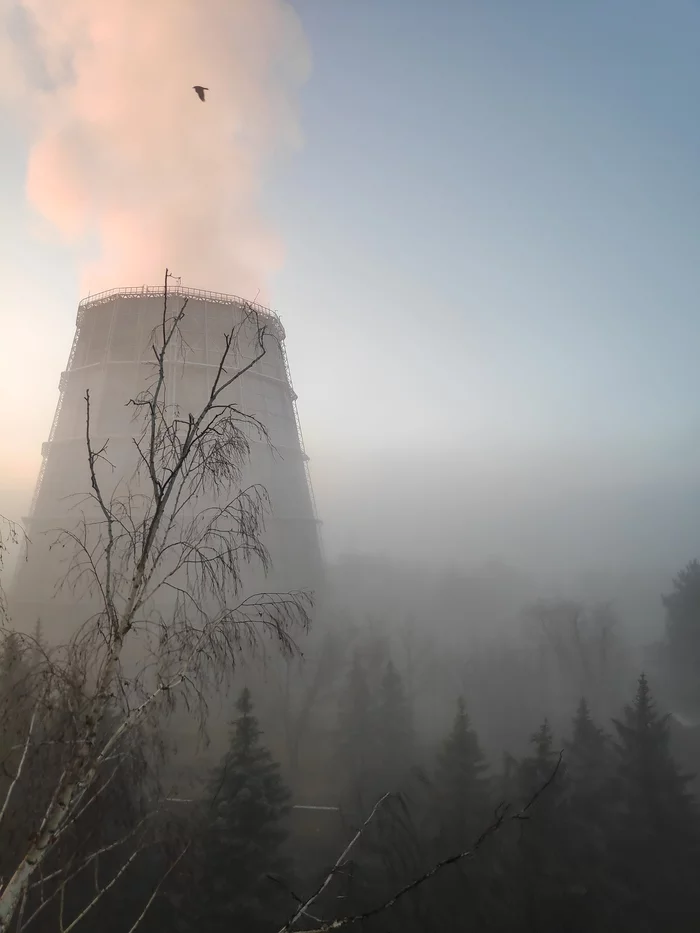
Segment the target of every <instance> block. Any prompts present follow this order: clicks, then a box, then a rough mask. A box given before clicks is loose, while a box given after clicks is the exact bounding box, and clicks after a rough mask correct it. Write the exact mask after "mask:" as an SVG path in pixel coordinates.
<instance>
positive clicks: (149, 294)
mask: <svg viewBox="0 0 700 933" xmlns="http://www.w3.org/2000/svg"><path fill="white" fill-rule="evenodd" d="M168 295H169V296H170V295H172V296H174V297H177V298H193V299H194V300H195V301H210V302H212V303H213V304H221V305H242V306H243V307H244V308H251V309H252V310H253V311H255V312H256V313H257V314H259V315H260V316H261V317H266V318H269V319H270V320H272V321H274V323H275V324H276V325H277V326H278V327H279V328H281V331H282V333H281V338H282V340H284V337H285V334H284V328H283V327H282V322H281V321H280V319H279V315H278V314H277V312H275V311H271V310H270V308H266V307H265V306H264V305H261V304H258V303H257V301H248V299H247V298H241V297H240V296H238V295H226V294H224V293H223V292H210V291H207V290H206V289H201V288H187V287H185V286H184V285H172V286H170V285H169V286H168ZM164 296H165V289H164V287H163V286H162V285H131V286H126V287H124V288H110V289H108V290H107V291H105V292H98V293H97V294H96V295H88V297H87V298H83V300H82V301H81V302H80V304H79V305H78V316H77V319H76V327H80V325H81V323H82V319H83V315H84V314H85V312H86V311H87V309H88V308H93V307H95V306H96V305H103V304H106V303H107V302H109V301H112V300H113V299H115V298H163V297H164Z"/></svg>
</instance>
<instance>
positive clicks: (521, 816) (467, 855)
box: [279, 752, 563, 933]
mask: <svg viewBox="0 0 700 933" xmlns="http://www.w3.org/2000/svg"><path fill="white" fill-rule="evenodd" d="M562 754H563V753H562V752H559V757H558V759H557V763H556V765H555V766H554V769H553V771H552V773H551V774H550V776H549V777H548V778H547V780H546V781H545V782H544V784H542V785H541V786H540V787H539V788H538V789H537V790H536V791H535V792H534V794H533V795H532V797H530V799H529V800H528V801H527V803H526V804H525V806H524V807H521V809H520V810H518V811H517V813H511V812H510V805H509V804H501V805H499V806H498V807H497V808H496V813H495V816H494V819H493V821H492V822H491V823H489V825H488V826H487V827H486V829H484V830H483V832H482V833H481V834H480V835H479V836H478V838H477V839H476V840H475V841H474V843H473V844H472V845H471V847H470V848H469V849H465V850H464V851H462V852H457V853H456V854H455V855H451V856H449V857H448V858H445V859H442V860H441V861H439V862H436V863H435V865H433V867H432V868H431V869H429V870H428V871H427V872H425V874H423V875H421V876H420V877H419V878H416V879H415V880H414V881H411V882H409V883H408V884H407V885H405V886H404V887H403V888H401V889H400V890H399V891H397V892H396V893H395V894H393V895H392V896H391V897H390V898H389V899H388V900H386V901H384V903H383V904H380V905H379V906H377V907H373V908H371V909H370V910H367V911H365V912H364V913H361V914H355V915H354V916H350V917H339V918H338V919H336V920H330V921H328V923H322V924H321V926H319V927H315V928H314V929H309V930H302V931H300V933H328V931H329V930H340V929H342V928H343V927H346V926H350V925H351V924H353V923H359V922H361V921H363V920H369V919H370V918H372V917H376V916H378V915H379V914H382V913H384V911H385V910H389V909H390V908H391V907H393V906H394V904H396V903H397V901H399V900H401V898H403V897H405V896H406V895H407V894H410V893H411V892H412V891H415V890H416V889H417V888H419V887H421V885H423V884H425V882H426V881H428V880H429V879H430V878H434V877H435V875H437V874H439V872H441V871H442V870H443V869H444V868H447V867H448V866H449V865H454V864H455V863H457V862H462V861H466V860H468V859H473V858H474V857H475V856H476V854H477V852H478V851H479V849H480V848H481V847H482V845H483V844H484V843H485V842H486V840H487V839H488V838H489V837H490V836H494V835H495V834H496V833H497V832H498V831H499V830H500V829H501V828H502V827H503V825H504V824H505V823H509V822H511V821H513V820H526V819H527V818H528V816H529V811H530V810H531V809H532V807H533V806H534V805H535V803H536V802H537V800H538V799H539V798H540V797H541V796H542V794H543V793H544V792H545V791H546V790H547V788H548V787H549V786H550V785H551V784H552V783H553V782H554V780H555V779H556V776H557V773H558V771H559V768H560V766H561V761H562ZM386 796H388V795H385V796H384V797H383V798H382V800H380V801H379V803H378V804H377V805H376V806H375V808H374V810H373V811H372V813H371V814H370V816H369V817H368V819H367V821H366V822H365V824H364V826H363V827H362V828H361V829H360V831H359V832H358V833H357V834H356V836H355V838H354V839H353V841H352V843H351V845H350V846H349V847H348V849H346V850H345V852H344V853H343V855H342V856H341V858H340V860H339V862H340V861H341V860H342V859H343V857H344V856H345V855H346V853H347V852H348V851H349V848H351V847H352V846H353V845H354V844H355V843H356V842H357V840H358V838H359V836H360V835H361V833H362V831H363V830H364V828H365V827H366V826H367V824H368V823H369V821H370V820H371V818H372V816H373V815H374V813H375V812H376V810H377V807H378V806H379V804H380V803H382V802H383V801H384V800H385V799H386ZM336 864H338V863H336ZM332 874H333V872H331V874H329V876H328V878H326V881H325V882H324V884H323V885H322V887H321V888H320V889H319V891H318V892H317V893H316V894H315V895H314V896H313V897H312V898H310V900H309V901H307V903H306V904H305V905H304V907H303V908H300V909H299V910H298V911H297V912H296V914H295V915H294V919H292V920H290V922H289V923H288V924H287V926H285V927H283V928H282V929H281V930H280V931H279V933H288V931H289V930H290V929H291V926H292V925H293V923H294V922H295V920H296V919H298V918H299V917H300V916H301V915H302V913H303V912H304V909H305V908H306V906H308V905H309V904H311V903H312V902H313V901H314V900H316V898H317V897H318V896H319V894H320V893H321V891H322V890H323V889H324V888H325V887H326V886H327V885H328V883H329V881H330V878H331V876H332Z"/></svg>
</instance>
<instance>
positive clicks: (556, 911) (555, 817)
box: [513, 719, 571, 933]
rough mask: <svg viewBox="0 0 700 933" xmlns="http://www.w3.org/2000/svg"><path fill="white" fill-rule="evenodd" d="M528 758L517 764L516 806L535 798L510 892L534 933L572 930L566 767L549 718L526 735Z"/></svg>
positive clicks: (524, 829) (519, 848)
mask: <svg viewBox="0 0 700 933" xmlns="http://www.w3.org/2000/svg"><path fill="white" fill-rule="evenodd" d="M530 744H531V745H532V749H533V751H532V754H531V755H529V756H528V757H526V758H525V759H523V760H522V761H521V762H520V766H519V769H518V771H519V774H518V777H519V781H518V783H519V788H520V804H521V805H525V804H527V803H530V802H531V801H532V800H533V797H534V796H535V795H537V799H536V800H535V802H534V803H533V804H532V805H531V807H530V809H529V811H528V819H527V821H526V822H525V823H524V824H523V828H522V832H521V833H520V835H519V838H518V843H517V853H518V856H517V861H518V867H517V870H516V872H515V873H514V876H515V877H514V885H513V887H514V890H515V892H516V893H517V896H518V898H519V900H520V906H519V908H518V912H520V913H521V914H522V915H523V916H524V917H525V918H526V928H527V929H533V930H537V931H538V933H548V931H550V930H551V931H555V930H556V931H558V930H561V929H570V928H571V916H570V913H571V912H570V892H569V884H570V879H569V877H568V872H567V864H566V859H565V858H564V853H565V852H566V849H567V843H568V841H569V838H570V834H569V829H568V821H567V808H566V800H565V791H566V769H565V766H564V764H563V762H562V763H559V764H558V759H559V752H558V750H557V749H555V747H554V737H553V735H552V730H551V728H550V726H549V722H548V720H547V719H545V720H544V722H543V723H542V725H541V726H540V728H539V729H538V730H537V731H536V732H535V733H534V734H533V735H532V736H531V737H530Z"/></svg>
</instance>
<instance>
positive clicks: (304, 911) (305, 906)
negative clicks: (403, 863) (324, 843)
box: [279, 793, 392, 933]
mask: <svg viewBox="0 0 700 933" xmlns="http://www.w3.org/2000/svg"><path fill="white" fill-rule="evenodd" d="M391 796H392V795H391V793H387V794H384V796H383V797H380V798H379V800H378V801H377V802H376V803H375V805H374V806H373V807H372V812H371V813H370V815H369V816H368V817H367V819H366V820H365V821H364V823H363V824H362V826H360V828H359V829H358V830H357V832H356V833H355V835H354V836H353V837H352V839H351V840H350V842H349V843H348V844H347V846H346V847H345V849H344V850H343V852H342V853H341V854H340V857H339V858H338V860H337V861H336V863H335V865H334V866H333V868H331V870H330V871H329V872H328V874H327V875H326V877H325V878H324V880H323V882H322V883H321V886H320V887H319V888H318V890H317V891H316V892H315V893H314V894H312V895H311V897H310V898H309V899H308V900H307V901H304V903H303V904H301V905H300V907H299V908H298V909H297V911H296V913H295V914H294V916H293V917H292V918H291V920H289V921H288V922H287V923H286V924H285V925H284V926H283V927H282V929H281V930H280V931H279V933H289V931H290V930H291V929H292V927H293V926H294V924H295V923H296V922H297V920H299V919H300V918H301V917H303V916H304V915H306V914H307V912H308V909H309V907H311V905H312V904H313V903H314V901H317V900H318V899H319V897H320V896H321V895H322V894H323V892H324V891H325V890H326V888H327V887H328V885H329V884H330V883H331V881H332V879H333V877H334V876H335V875H336V874H337V872H338V870H339V869H340V868H342V867H343V865H344V864H345V861H346V859H347V857H348V856H349V855H350V852H351V851H352V850H353V848H354V847H355V845H357V843H358V841H359V839H360V837H361V836H362V834H363V833H364V831H365V830H366V829H367V827H368V826H369V824H370V823H371V822H372V820H373V819H374V817H375V816H376V814H377V812H378V811H379V809H380V808H381V807H382V806H383V805H384V803H386V801H387V800H388V799H389V797H391ZM312 919H313V918H312ZM321 929H322V930H325V929H331V927H325V926H323V927H321Z"/></svg>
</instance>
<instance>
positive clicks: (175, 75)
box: [0, 0, 308, 295]
mask: <svg viewBox="0 0 700 933" xmlns="http://www.w3.org/2000/svg"><path fill="white" fill-rule="evenodd" d="M3 4H5V6H4V8H3V6H2V5H3ZM8 4H9V5H8ZM0 10H3V11H4V13H5V17H4V19H5V26H6V27H7V31H6V35H5V37H4V39H3V40H2V41H1V42H0V59H4V61H5V63H6V67H5V68H4V69H2V70H3V74H0V78H2V80H3V81H4V82H5V86H6V88H8V89H9V93H10V95H11V98H12V100H13V103H14V104H15V105H16V106H17V108H18V112H21V113H24V114H26V116H27V118H28V119H27V126H28V129H29V132H30V140H31V145H30V153H29V162H28V168H27V195H28V199H29V201H30V203H31V204H32V205H33V207H34V208H36V209H37V211H38V212H39V213H40V214H41V215H42V216H43V217H44V218H46V219H47V220H48V221H49V222H50V223H51V224H53V225H54V226H55V227H56V228H57V229H58V230H59V231H60V232H61V234H62V235H63V236H64V237H66V238H67V239H69V240H70V241H72V242H76V243H77V244H78V245H79V247H80V249H81V251H82V254H84V255H86V254H87V253H88V252H89V251H91V250H92V252H93V254H94V247H95V245H96V246H97V249H98V258H97V259H91V260H90V261H86V262H85V264H84V268H83V280H82V287H83V289H84V290H85V291H87V290H91V291H93V292H94V291H96V290H100V289H102V288H109V287H112V286H114V285H119V284H141V283H143V282H148V283H151V282H157V281H159V280H160V277H161V275H162V270H163V267H164V266H165V265H166V264H167V265H168V266H169V267H170V268H171V269H173V271H174V272H176V273H177V274H178V275H180V276H181V277H182V280H183V284H191V285H197V286H199V287H204V288H211V289H216V290H222V291H234V292H237V293H239V294H244V295H251V294H252V295H254V294H255V293H256V292H257V290H258V288H263V289H264V286H265V280H266V277H267V275H268V274H269V273H270V272H271V271H273V270H274V269H275V268H276V267H277V266H278V265H279V264H280V262H281V258H282V249H281V244H280V242H279V240H278V239H277V238H276V237H275V236H274V235H273V234H272V233H271V232H270V231H269V230H268V228H267V225H266V224H265V222H264V219H263V217H262V213H261V210H260V207H259V196H260V192H261V185H262V181H263V177H264V170H265V167H266V166H267V165H268V164H269V162H270V160H271V159H272V158H274V157H276V156H277V155H279V154H280V153H281V152H283V151H285V150H286V149H287V148H289V147H290V146H294V145H296V144H298V143H299V142H300V134H299V129H298V122H297V114H296V108H295V102H296V96H297V91H298V89H299V87H300V85H301V84H302V83H303V81H304V79H305V78H306V75H307V72H308V55H307V48H306V44H305V41H304V36H303V33H302V30H301V27H300V24H299V22H298V20H297V18H296V15H295V13H294V12H293V10H292V8H291V7H290V6H289V4H288V3H287V2H286V0H199V2H193V0H116V2H109V0H108V2H103V0H60V2H57V0H19V2H17V3H10V0H0ZM3 46H5V47H3ZM5 53H6V54H5ZM194 84H202V85H205V86H207V87H209V88H210V89H211V90H210V91H209V94H208V95H207V98H208V99H207V106H206V107H203V106H202V105H201V102H200V101H199V100H198V99H197V96H196V95H195V94H193V93H192V85H194Z"/></svg>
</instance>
